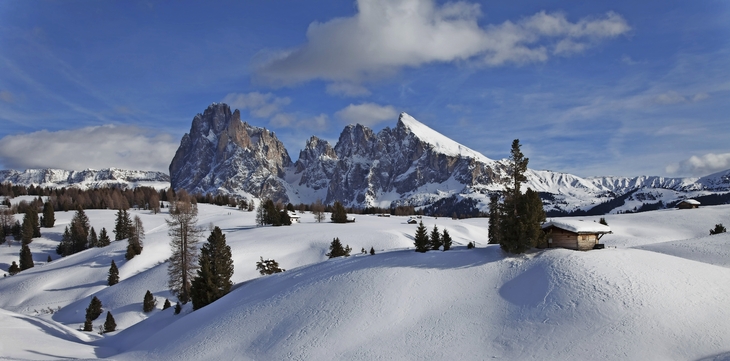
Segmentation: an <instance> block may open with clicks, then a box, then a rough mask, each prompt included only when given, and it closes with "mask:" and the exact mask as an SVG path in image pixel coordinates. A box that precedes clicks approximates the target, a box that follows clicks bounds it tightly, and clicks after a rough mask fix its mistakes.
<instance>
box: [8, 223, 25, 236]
mask: <svg viewBox="0 0 730 361" xmlns="http://www.w3.org/2000/svg"><path fill="white" fill-rule="evenodd" d="M22 229H23V228H22V227H21V226H20V221H17V220H16V221H15V223H14V224H13V226H12V227H11V228H10V233H11V234H12V235H13V239H15V240H16V241H20V238H21V232H22Z"/></svg>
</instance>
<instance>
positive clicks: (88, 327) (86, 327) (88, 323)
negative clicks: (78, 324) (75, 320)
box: [83, 317, 94, 332]
mask: <svg viewBox="0 0 730 361" xmlns="http://www.w3.org/2000/svg"><path fill="white" fill-rule="evenodd" d="M83 331H86V332H91V331H94V324H93V323H92V322H91V320H90V319H89V318H88V317H87V318H86V320H85V321H84V328H83Z"/></svg>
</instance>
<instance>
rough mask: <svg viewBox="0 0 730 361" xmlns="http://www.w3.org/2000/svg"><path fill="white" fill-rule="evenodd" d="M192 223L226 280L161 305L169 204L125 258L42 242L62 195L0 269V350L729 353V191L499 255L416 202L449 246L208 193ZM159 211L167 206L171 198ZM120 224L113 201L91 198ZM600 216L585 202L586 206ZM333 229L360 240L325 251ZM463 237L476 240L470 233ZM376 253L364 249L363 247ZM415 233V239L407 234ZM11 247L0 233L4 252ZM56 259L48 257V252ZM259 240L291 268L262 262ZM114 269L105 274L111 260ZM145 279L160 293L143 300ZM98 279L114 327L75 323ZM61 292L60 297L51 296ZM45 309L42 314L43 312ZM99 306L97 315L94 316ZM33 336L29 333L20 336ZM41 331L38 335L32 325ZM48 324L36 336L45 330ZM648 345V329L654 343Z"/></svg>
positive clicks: (405, 355) (62, 217)
mask: <svg viewBox="0 0 730 361" xmlns="http://www.w3.org/2000/svg"><path fill="white" fill-rule="evenodd" d="M199 207H200V213H199V224H201V225H203V226H209V225H217V226H219V227H221V228H222V229H223V231H224V233H225V234H226V238H227V242H228V244H229V245H230V246H231V249H232V254H233V258H234V264H235V273H234V281H235V282H236V285H235V286H234V291H232V292H231V293H230V294H229V295H228V296H226V297H224V298H223V299H221V300H219V301H217V302H215V303H213V304H211V305H209V306H207V307H205V308H203V309H201V310H198V311H195V312H191V310H190V307H189V305H186V307H185V308H184V310H183V313H182V314H181V315H174V314H173V312H172V310H171V309H170V310H165V311H163V310H161V309H160V308H161V305H162V302H163V301H164V299H165V298H170V299H171V300H172V301H173V302H174V299H173V298H172V296H171V295H170V293H169V291H168V290H167V288H166V282H167V272H166V263H165V259H166V258H167V257H168V256H169V255H170V250H169V245H168V237H167V226H166V225H165V222H164V219H165V217H166V214H165V213H164V212H163V213H161V214H157V215H154V214H151V213H149V212H146V211H135V210H132V211H131V212H132V215H133V216H134V215H139V216H140V217H142V220H143V223H144V225H145V229H146V230H147V232H146V239H145V243H144V250H143V252H142V254H141V255H140V256H137V257H135V258H134V259H132V260H131V261H129V262H127V261H125V260H124V256H123V254H124V248H125V247H126V243H125V242H113V243H112V245H111V246H108V247H106V248H101V249H91V250H87V251H84V252H81V253H78V254H75V255H72V256H69V257H66V258H64V259H61V258H58V256H57V255H55V253H54V252H53V250H54V248H55V245H56V244H57V243H58V241H59V239H60V233H61V232H62V230H63V228H64V227H65V225H67V224H68V222H69V221H70V220H71V218H72V217H73V212H58V213H56V218H57V225H56V227H54V228H52V229H45V228H44V229H42V233H43V237H42V238H37V239H34V240H33V242H32V243H31V244H30V248H31V251H32V253H33V255H34V260H35V261H36V267H34V268H33V269H30V270H26V271H23V272H21V273H20V274H18V275H15V276H11V277H5V278H1V279H0V321H1V322H0V350H1V351H2V352H0V355H2V356H1V357H9V358H11V359H57V358H61V357H72V358H95V357H96V358H110V359H114V360H132V359H134V360H138V359H151V360H172V359H186V360H210V359H243V360H246V359H250V360H259V359H300V360H335V359H353V360H370V359H379V358H381V359H444V358H455V359H461V360H483V359H485V358H501V359H508V360H525V359H541V360H557V359H615V360H627V359H629V360H647V359H648V360H653V359H657V360H664V359H700V358H703V357H709V356H713V355H725V356H724V357H727V356H730V346H728V345H730V322H728V321H730V309H728V308H727V307H726V305H727V304H728V302H730V294H728V293H727V292H726V288H727V287H726V286H727V284H730V268H728V267H727V266H728V262H727V260H725V259H724V258H723V257H724V256H723V255H724V254H726V253H727V252H726V251H724V250H727V249H730V238H728V236H725V235H717V236H709V237H708V236H707V234H708V233H709V229H710V228H712V227H713V226H714V224H716V223H723V222H725V223H726V224H727V223H730V219H729V218H728V217H729V216H728V215H730V206H715V207H703V208H700V209H693V210H664V211H655V212H646V213H640V214H621V215H607V216H605V218H606V220H607V221H608V224H609V226H610V227H611V230H612V231H613V234H609V235H606V236H604V237H603V238H602V239H601V240H602V242H604V243H605V244H606V245H607V249H605V250H598V251H589V252H575V251H568V250H543V251H533V252H532V253H529V254H527V255H523V256H517V257H514V256H508V255H505V254H503V253H502V251H501V250H500V249H499V247H498V246H494V245H489V246H487V245H486V244H485V243H486V239H487V224H488V220H487V219H482V218H473V219H467V220H452V219H444V218H438V219H436V218H431V217H424V219H423V220H424V223H425V224H426V226H427V227H428V228H429V229H431V228H432V227H433V226H434V225H437V226H438V227H439V229H440V230H443V229H448V231H449V233H450V234H451V235H452V237H453V238H454V240H455V245H456V247H455V248H454V249H453V250H450V251H447V252H441V251H431V252H428V253H425V254H419V253H416V252H413V245H412V242H413V241H412V237H413V234H414V231H415V229H414V226H413V225H408V224H406V222H405V221H406V218H405V217H389V218H386V217H376V216H357V217H356V222H355V223H348V224H333V223H316V222H315V221H314V216H313V215H312V214H304V215H303V217H302V222H303V223H302V224H295V225H292V226H289V227H255V225H254V224H255V215H254V214H253V213H252V212H251V213H249V212H240V211H237V210H235V209H232V208H227V207H216V206H211V205H205V204H201V205H200V206H199ZM165 210H166V208H165ZM87 214H88V216H89V219H90V221H91V225H92V226H94V227H95V228H96V229H97V231H98V230H100V229H101V227H106V228H107V230H110V229H112V228H113V223H114V211H102V210H90V211H88V212H87ZM597 218H598V217H578V218H569V219H581V220H583V221H584V222H592V221H597ZM334 237H339V238H340V240H342V242H343V243H344V244H348V245H350V246H351V247H352V248H353V250H354V252H353V253H354V255H353V256H352V257H350V258H346V259H332V260H327V258H326V256H325V253H326V252H327V251H328V250H327V248H328V245H329V242H330V241H331V240H332V239H333V238H334ZM470 241H475V242H476V243H477V248H476V249H474V250H467V249H466V247H465V246H464V245H465V244H466V243H468V242H470ZM371 246H372V247H373V248H374V249H375V251H376V254H375V255H374V256H370V255H361V254H358V250H360V249H361V248H365V249H368V250H369V249H370V247H371ZM409 248H410V249H409ZM18 252H19V246H18V244H17V243H16V242H12V243H11V244H10V246H8V245H2V246H0V269H3V270H6V269H7V266H8V265H9V264H10V262H11V261H13V260H17V258H18ZM49 254H50V255H52V256H53V258H54V260H53V261H52V262H51V263H48V264H46V263H45V260H46V258H47V256H48V255H49ZM259 257H264V258H274V259H276V260H277V261H278V262H279V264H280V265H281V267H283V268H286V269H287V271H286V272H284V273H281V274H277V275H272V276H264V277H261V276H259V275H258V273H257V272H256V270H255V262H256V261H258V260H259ZM112 259H114V260H115V262H116V263H117V264H118V265H119V269H120V276H121V282H120V283H119V284H117V285H114V286H111V287H109V286H106V282H105V280H106V276H107V271H108V269H109V264H110V263H111V260H112ZM147 290H150V291H151V292H152V293H153V294H154V295H155V297H156V298H157V301H158V306H157V310H155V311H153V312H151V313H148V314H145V313H143V312H142V299H143V296H144V293H145V292H146V291H147ZM92 295H95V296H97V297H99V298H100V299H101V300H102V303H103V304H104V310H105V311H111V312H112V314H113V315H114V317H115V319H116V322H117V324H118V325H119V328H118V331H116V332H113V333H111V334H106V335H103V336H99V335H96V334H95V333H82V332H78V331H75V330H77V329H79V328H80V327H81V324H82V323H83V318H84V314H85V312H84V310H85V308H86V307H87V306H88V304H89V300H90V298H91V296H92ZM59 307H60V310H59ZM50 311H53V314H50ZM101 323H103V319H102V318H100V319H98V320H96V321H95V322H94V326H95V328H97V327H98V326H99V325H101ZM28 340H32V341H28ZM36 340H37V341H36ZM44 340H45V341H44ZM647 345H651V347H648V346H647Z"/></svg>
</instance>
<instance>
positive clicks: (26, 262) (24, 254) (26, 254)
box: [20, 244, 35, 271]
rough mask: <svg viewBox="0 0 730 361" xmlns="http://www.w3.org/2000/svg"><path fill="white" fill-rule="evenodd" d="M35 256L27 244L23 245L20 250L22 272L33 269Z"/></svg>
mask: <svg viewBox="0 0 730 361" xmlns="http://www.w3.org/2000/svg"><path fill="white" fill-rule="evenodd" d="M33 266H35V265H34V264H33V255H32V254H31V253H30V248H28V245H27V244H23V245H22V246H21V248H20V270H21V271H25V270H27V269H28V268H33Z"/></svg>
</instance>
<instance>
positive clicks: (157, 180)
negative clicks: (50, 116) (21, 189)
mask: <svg viewBox="0 0 730 361" xmlns="http://www.w3.org/2000/svg"><path fill="white" fill-rule="evenodd" d="M5 182H8V183H11V184H15V185H23V186H31V185H33V186H40V187H43V188H46V187H47V188H63V187H75V188H80V189H89V188H101V187H119V188H135V187H139V186H147V187H153V188H157V189H163V188H168V187H169V183H170V177H169V176H168V175H167V174H165V173H162V172H155V171H140V170H124V169H117V168H106V169H100V170H94V169H86V170H82V171H71V170H63V169H26V170H25V171H22V172H19V171H16V170H0V183H5Z"/></svg>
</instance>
